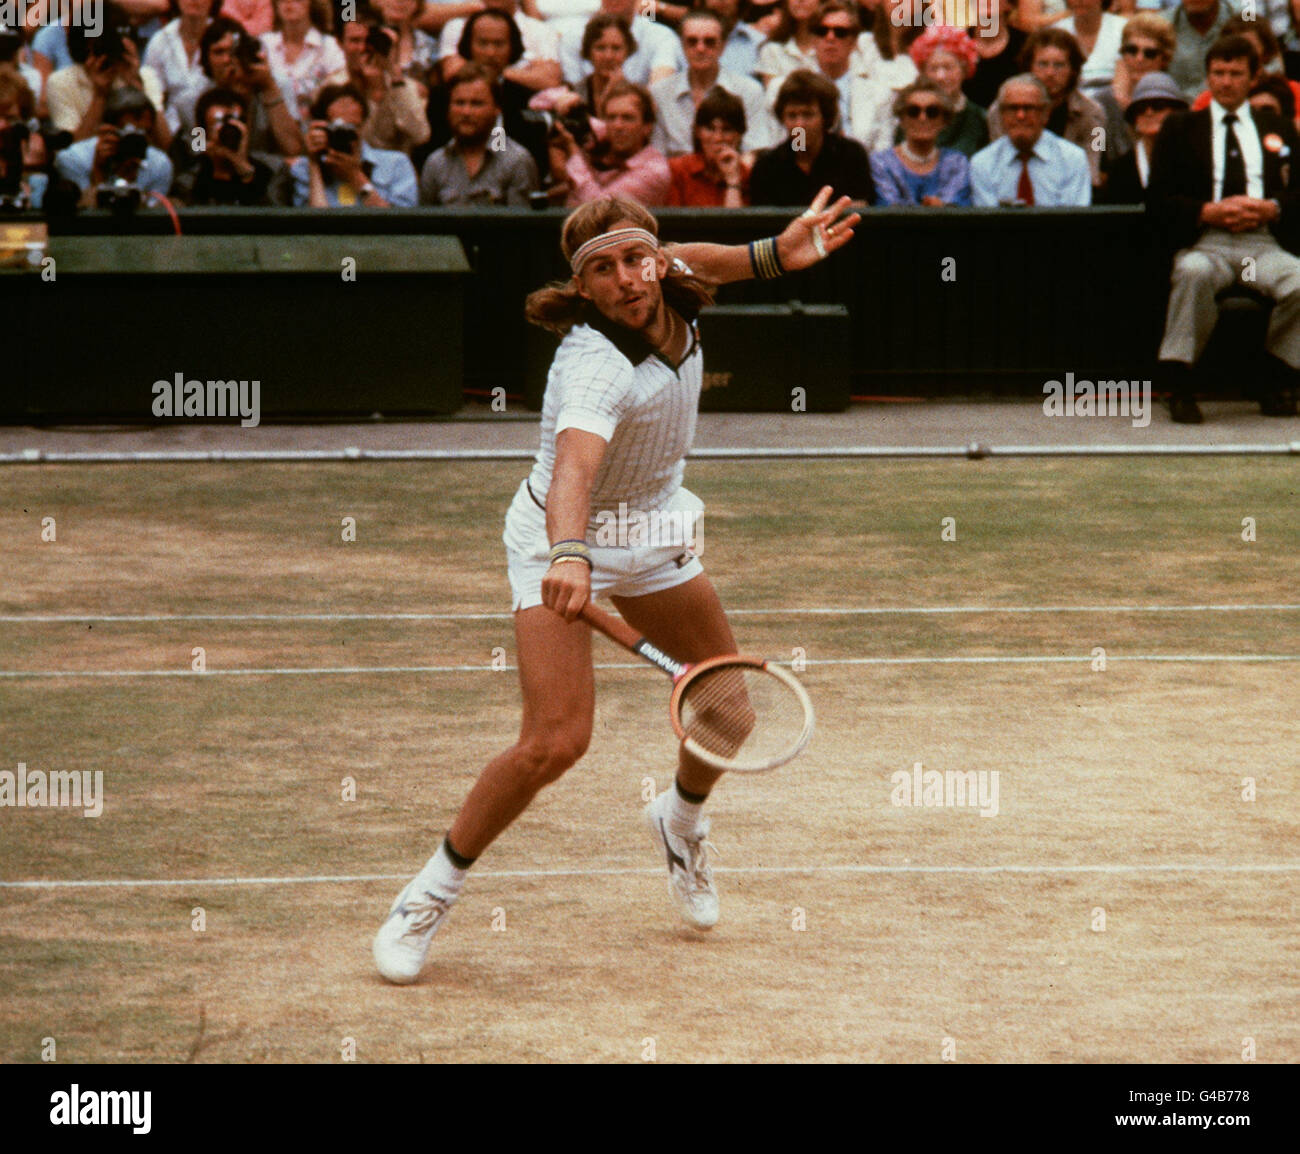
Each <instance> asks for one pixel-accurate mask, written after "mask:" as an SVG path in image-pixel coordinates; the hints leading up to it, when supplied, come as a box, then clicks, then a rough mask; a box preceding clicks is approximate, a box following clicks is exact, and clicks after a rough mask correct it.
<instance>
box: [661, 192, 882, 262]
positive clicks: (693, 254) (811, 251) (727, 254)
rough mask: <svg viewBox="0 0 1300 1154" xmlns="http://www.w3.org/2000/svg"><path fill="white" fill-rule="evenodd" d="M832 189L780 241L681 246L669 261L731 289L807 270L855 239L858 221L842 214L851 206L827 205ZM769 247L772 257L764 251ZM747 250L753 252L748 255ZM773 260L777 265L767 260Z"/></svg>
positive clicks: (673, 250) (842, 203)
mask: <svg viewBox="0 0 1300 1154" xmlns="http://www.w3.org/2000/svg"><path fill="white" fill-rule="evenodd" d="M831 191H832V190H831V188H830V186H829V185H827V186H826V187H825V188H823V189H822V190H821V192H819V193H818V194H817V195H816V197H815V198H814V199H813V202H812V204H810V205H809V206H808V208H807V210H806V211H805V212H804V213H803V214H802V215H800V216H797V217H795V219H794V220H792V221H791V222H790V223H789V224H788V225H786V227H785V231H783V232H782V233H781V234H780V235H779V236H776V237H771V238H769V239H768V240H766V241H756V242H755V244H754V245H747V244H680V245H673V246H671V247H670V249H669V255H670V256H674V257H677V258H679V259H680V260H682V261H683V262H684V263H685V264H687V265H688V266H689V267H690V269H691V271H692V272H694V273H695V275H696V276H698V277H699V278H700V279H701V280H706V281H709V282H710V283H711V284H730V283H731V282H732V281H738V280H751V279H753V277H755V276H756V275H757V276H761V277H763V279H765V280H766V279H771V278H772V277H775V276H780V275H781V273H783V272H795V271H796V270H798V269H803V268H808V267H809V266H810V265H814V264H816V263H817V262H818V261H819V260H824V259H825V258H826V257H828V256H829V255H830V254H831V253H833V252H836V251H838V250H839V249H841V248H843V247H844V246H845V245H846V244H848V243H849V241H851V240H852V239H853V228H854V226H855V225H857V224H858V222H859V221H861V219H862V217H861V216H860V215H859V214H858V213H856V212H855V213H851V214H850V215H848V216H843V215H842V214H843V213H844V212H845V211H846V210H847V209H848V207H849V205H850V204H852V201H851V200H850V199H849V198H848V197H847V196H842V197H840V198H839V200H837V201H836V202H835V203H834V204H830V207H829V208H828V207H827V205H828V204H829V203H830V199H831ZM767 245H772V246H773V249H774V253H773V252H767V251H765V246H767ZM751 250H754V251H753V253H751ZM772 255H774V256H775V260H772V259H770V258H771V256H772Z"/></svg>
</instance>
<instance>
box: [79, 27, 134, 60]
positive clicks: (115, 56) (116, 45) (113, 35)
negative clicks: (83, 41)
mask: <svg viewBox="0 0 1300 1154" xmlns="http://www.w3.org/2000/svg"><path fill="white" fill-rule="evenodd" d="M131 38H132V37H131V25H129V24H106V25H104V30H103V31H102V32H101V33H100V34H99V35H98V36H91V37H87V44H88V45H89V46H90V47H91V50H92V51H93V52H94V53H95V55H96V56H103V57H104V58H105V59H107V60H109V61H110V62H112V63H114V64H116V63H119V62H120V61H122V60H124V59H125V58H126V44H127V41H128V40H130V39H131Z"/></svg>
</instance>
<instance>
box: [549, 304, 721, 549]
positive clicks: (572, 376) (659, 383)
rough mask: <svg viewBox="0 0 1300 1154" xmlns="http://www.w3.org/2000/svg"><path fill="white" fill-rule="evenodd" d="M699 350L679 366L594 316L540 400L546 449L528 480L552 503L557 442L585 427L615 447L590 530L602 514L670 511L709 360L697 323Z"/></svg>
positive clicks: (599, 484)
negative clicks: (621, 506) (568, 432)
mask: <svg viewBox="0 0 1300 1154" xmlns="http://www.w3.org/2000/svg"><path fill="white" fill-rule="evenodd" d="M688 323H690V325H691V343H690V346H689V347H688V348H687V351H686V354H685V356H684V357H683V358H682V362H681V364H680V365H677V366H676V367H674V366H673V365H671V364H669V363H668V361H667V360H666V359H665V358H663V357H662V356H660V355H659V354H658V353H656V352H654V351H653V350H652V349H651V347H650V345H649V344H648V343H647V342H646V341H645V340H644V338H642V337H641V336H640V335H639V334H637V333H634V332H632V331H630V330H628V329H623V328H621V327H619V326H618V325H615V324H613V323H612V322H610V321H608V320H607V319H606V318H605V317H603V316H601V315H600V314H599V313H598V312H596V311H595V309H593V308H589V310H588V315H587V318H586V323H584V324H578V325H575V326H574V327H573V328H572V329H571V330H570V331H569V333H568V334H567V335H566V336H565V338H564V340H563V341H562V342H561V343H560V347H559V349H558V350H557V351H556V354H555V360H554V361H553V362H552V364H551V371H550V374H549V376H548V377H547V379H546V395H545V398H544V399H543V401H542V431H541V447H540V449H539V450H538V453H537V460H536V463H535V464H534V465H533V470H532V472H531V473H530V474H529V477H528V487H529V488H530V489H531V490H532V493H533V497H534V500H536V501H537V502H538V503H539V504H541V505H543V506H544V505H545V504H546V494H547V493H548V492H549V491H550V487H551V477H552V474H553V471H554V468H555V438H556V437H557V436H558V435H559V434H560V433H561V432H563V431H564V430H565V429H582V430H583V431H584V432H588V433H594V434H595V435H596V436H598V437H601V438H603V439H604V440H606V441H608V442H609V448H608V449H607V450H606V452H605V457H604V460H602V461H601V464H600V469H599V470H598V472H597V473H596V480H595V483H594V485H593V486H592V492H591V515H592V524H593V525H594V524H595V523H596V521H595V519H596V517H597V515H598V514H599V513H601V512H602V511H608V512H612V513H614V514H615V515H616V516H617V515H618V510H619V504H620V503H625V504H626V508H627V510H640V511H642V512H645V513H651V512H655V511H660V510H664V509H667V508H668V507H669V502H670V501H671V500H672V498H673V497H674V495H675V494H676V493H677V491H678V490H679V489H680V488H681V483H682V474H683V472H684V471H685V467H686V466H685V457H686V454H687V452H688V451H689V450H690V447H691V445H692V443H693V442H694V440H695V415H696V413H697V411H698V410H699V404H700V387H701V385H702V384H703V366H704V357H703V354H702V353H701V351H700V342H699V335H698V332H697V330H696V328H695V325H694V322H693V321H689V322H688Z"/></svg>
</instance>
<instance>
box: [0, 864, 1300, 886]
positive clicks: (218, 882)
mask: <svg viewBox="0 0 1300 1154" xmlns="http://www.w3.org/2000/svg"><path fill="white" fill-rule="evenodd" d="M663 872H664V871H663V868H662V867H658V868H650V867H644V868H642V867H637V868H617V867H615V868H609V869H551V870H475V871H474V876H475V877H476V878H582V877H660V876H662V874H663ZM713 872H714V873H722V874H779V875H785V874H810V873H811V874H827V873H838V874H1151V873H1226V874H1245V873H1296V872H1300V862H1265V863H1260V864H1256V865H1216V864H1214V863H1210V862H1204V863H1199V862H1172V863H1169V864H1163V865H1161V864H1153V865H1142V864H1132V865H1120V864H1102V865H983V866H974V865H972V866H963V865H855V864H851V863H849V864H844V865H799V866H714V868H713ZM410 879H411V875H410V874H318V875H315V876H309V877H296V878H132V879H123V880H111V879H109V880H102V881H0V889H11V890H19V889H27V890H54V889H115V888H127V887H151V888H152V887H159V886H190V887H197V886H289V885H323V884H349V883H353V882H406V881H410Z"/></svg>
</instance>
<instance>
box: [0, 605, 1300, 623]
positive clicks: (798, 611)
mask: <svg viewBox="0 0 1300 1154" xmlns="http://www.w3.org/2000/svg"><path fill="white" fill-rule="evenodd" d="M1297 611H1300V605H921V606H906V605H893V606H879V607H869V608H866V607H862V608H860V607H852V606H842V607H841V606H811V607H808V608H799V607H790V608H784V609H728V610H727V616H728V617H801V616H808V617H818V616H820V617H885V616H892V615H899V616H902V615H913V614H921V615H924V614H945V613H1295V612H1297ZM513 616H514V614H512V613H139V614H128V613H86V614H27V613H6V614H0V622H7V623H17V624H23V623H26V622H40V623H46V624H48V623H59V622H69V623H76V622H82V621H132V622H151V621H509V620H510V619H511V617H513Z"/></svg>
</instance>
